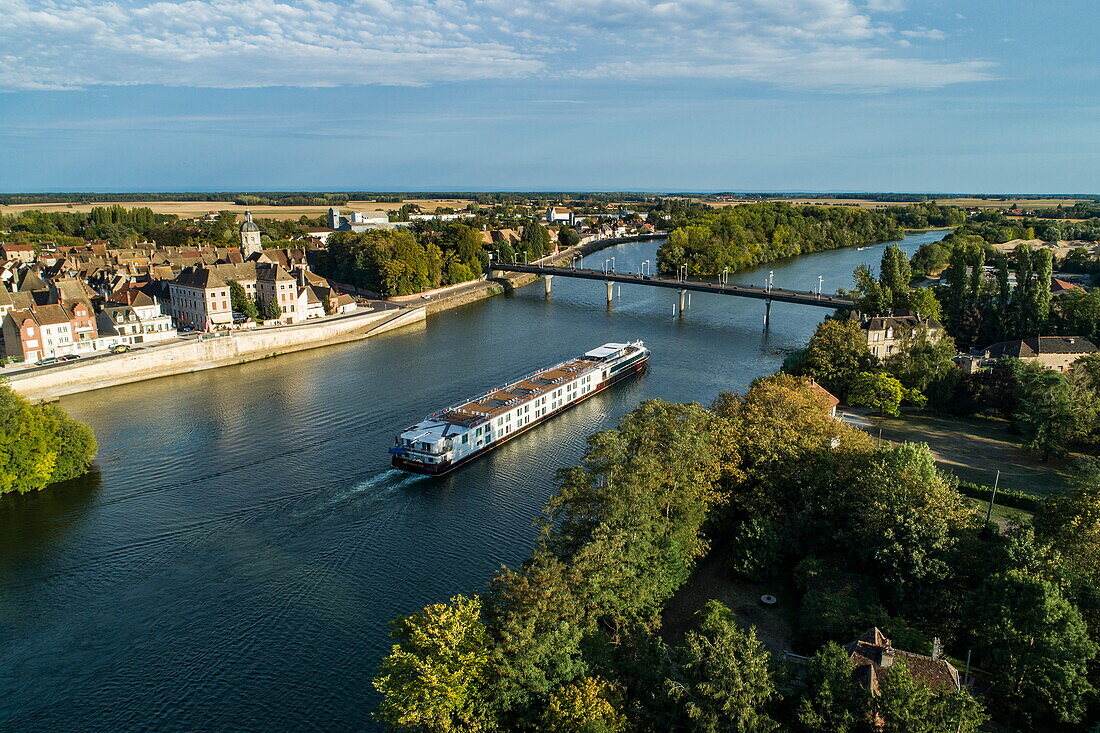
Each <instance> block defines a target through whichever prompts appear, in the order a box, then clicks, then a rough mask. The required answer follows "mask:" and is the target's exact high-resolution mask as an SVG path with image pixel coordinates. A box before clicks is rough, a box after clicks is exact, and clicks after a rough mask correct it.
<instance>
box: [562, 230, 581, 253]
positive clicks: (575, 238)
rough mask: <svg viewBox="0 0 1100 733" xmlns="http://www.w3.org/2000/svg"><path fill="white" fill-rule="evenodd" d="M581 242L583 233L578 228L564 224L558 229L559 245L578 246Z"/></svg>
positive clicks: (563, 246)
mask: <svg viewBox="0 0 1100 733" xmlns="http://www.w3.org/2000/svg"><path fill="white" fill-rule="evenodd" d="M580 243H581V235H580V233H579V232H578V231H577V230H576V229H574V228H572V227H567V226H565V225H564V224H563V225H562V226H561V228H559V229H558V246H559V247H561V248H562V249H567V248H569V247H576V246H577V245H578V244H580Z"/></svg>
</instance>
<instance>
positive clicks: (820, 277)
mask: <svg viewBox="0 0 1100 733" xmlns="http://www.w3.org/2000/svg"><path fill="white" fill-rule="evenodd" d="M824 280H825V278H824V277H822V276H821V275H818V276H817V297H818V298H820V297H821V283H822V281H824Z"/></svg>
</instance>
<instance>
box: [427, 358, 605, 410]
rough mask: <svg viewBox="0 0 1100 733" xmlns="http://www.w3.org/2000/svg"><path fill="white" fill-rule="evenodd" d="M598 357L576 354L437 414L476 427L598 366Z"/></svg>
mask: <svg viewBox="0 0 1100 733" xmlns="http://www.w3.org/2000/svg"><path fill="white" fill-rule="evenodd" d="M599 363H600V362H599V360H596V359H589V358H586V357H583V356H582V357H577V358H576V359H570V360H569V361H567V362H565V363H563V364H558V365H557V366H553V367H550V368H548V369H543V370H541V371H537V372H535V373H534V374H531V375H528V376H526V377H524V378H523V379H520V380H519V381H517V382H512V383H511V384H508V385H505V386H503V387H499V388H497V389H495V390H493V391H491V392H489V393H487V394H484V395H482V396H481V397H478V398H476V399H473V400H470V401H469V402H466V403H463V404H461V405H458V406H456V407H452V408H449V409H447V410H444V411H443V412H441V413H439V414H437V415H434V416H433V417H434V418H435V419H437V420H444V421H446V422H450V423H454V424H457V425H463V426H466V427H473V426H474V425H478V424H480V423H481V422H483V421H485V420H492V419H493V418H494V417H496V416H497V415H499V414H501V413H503V412H507V411H508V410H510V409H512V408H513V407H515V406H516V405H520V404H523V403H524V402H530V401H531V400H533V399H535V398H536V397H540V396H541V395H543V394H546V393H547V392H551V391H553V390H554V389H557V387H558V386H559V385H561V384H563V383H565V382H567V381H569V380H570V379H572V378H574V377H576V376H578V375H579V374H581V373H583V372H585V371H588V370H589V369H593V368H595V367H596V366H598V365H599Z"/></svg>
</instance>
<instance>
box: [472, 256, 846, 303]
mask: <svg viewBox="0 0 1100 733" xmlns="http://www.w3.org/2000/svg"><path fill="white" fill-rule="evenodd" d="M491 269H492V270H493V271H496V272H526V273H531V274H534V275H542V276H543V277H545V276H550V277H573V278H580V279H582V280H602V281H603V282H607V283H628V284H631V285H649V286H651V287H656V288H669V289H672V290H680V291H694V292H698V293H717V294H718V295H735V296H738V297H741V298H755V299H756V300H764V301H775V302H777V303H797V304H798V305H812V306H817V307H819V308H833V309H836V308H853V307H855V302H854V301H853V300H852V299H851V298H847V297H845V296H842V295H836V294H834V295H825V294H819V293H815V292H813V291H812V290H811V291H798V290H787V289H785V288H768V287H759V288H758V287H754V286H751V285H723V284H721V283H712V282H705V281H702V280H677V279H675V278H670V277H658V276H655V275H637V274H634V273H626V274H622V273H617V272H614V271H604V270H585V269H579V268H572V267H556V266H552V265H523V264H514V265H506V264H503V263H500V262H494V263H492V266H491ZM547 292H549V291H547Z"/></svg>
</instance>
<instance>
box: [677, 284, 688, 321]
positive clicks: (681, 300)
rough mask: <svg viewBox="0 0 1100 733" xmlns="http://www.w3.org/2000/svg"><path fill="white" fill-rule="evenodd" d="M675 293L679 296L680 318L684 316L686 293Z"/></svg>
mask: <svg viewBox="0 0 1100 733" xmlns="http://www.w3.org/2000/svg"><path fill="white" fill-rule="evenodd" d="M677 292H678V293H679V294H680V315H681V316H682V315H684V306H686V305H687V291H686V290H678V291H677Z"/></svg>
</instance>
